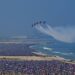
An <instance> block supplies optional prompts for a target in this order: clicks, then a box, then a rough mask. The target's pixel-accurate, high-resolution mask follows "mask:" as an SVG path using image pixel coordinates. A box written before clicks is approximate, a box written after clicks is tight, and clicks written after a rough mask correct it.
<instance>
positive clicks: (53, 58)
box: [0, 56, 75, 64]
mask: <svg viewBox="0 0 75 75" xmlns="http://www.w3.org/2000/svg"><path fill="white" fill-rule="evenodd" d="M0 60H7V61H10V60H12V61H60V62H63V63H69V64H75V61H71V60H67V59H64V58H62V57H59V56H0Z"/></svg>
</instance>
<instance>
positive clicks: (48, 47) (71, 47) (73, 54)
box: [31, 42, 75, 60]
mask: <svg viewBox="0 0 75 75" xmlns="http://www.w3.org/2000/svg"><path fill="white" fill-rule="evenodd" d="M31 47H32V48H33V49H35V50H36V52H37V53H41V54H46V55H49V56H60V57H63V58H65V59H72V60H75V43H61V42H53V43H49V44H37V45H33V46H31Z"/></svg>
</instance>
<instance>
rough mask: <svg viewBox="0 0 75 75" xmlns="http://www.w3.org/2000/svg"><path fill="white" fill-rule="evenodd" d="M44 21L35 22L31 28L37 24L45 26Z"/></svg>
mask: <svg viewBox="0 0 75 75" xmlns="http://www.w3.org/2000/svg"><path fill="white" fill-rule="evenodd" d="M45 23H46V21H39V22H35V23H34V24H32V27H34V26H36V25H38V24H45Z"/></svg>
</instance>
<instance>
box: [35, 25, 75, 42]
mask: <svg viewBox="0 0 75 75" xmlns="http://www.w3.org/2000/svg"><path fill="white" fill-rule="evenodd" d="M35 28H36V29H37V30H39V31H40V32H42V33H44V34H47V35H49V36H52V37H53V38H54V39H56V40H59V41H62V42H67V43H73V42H75V27H74V26H73V27H72V26H67V27H63V26H61V27H51V26H50V25H47V24H46V27H44V26H43V25H40V24H38V25H36V26H35Z"/></svg>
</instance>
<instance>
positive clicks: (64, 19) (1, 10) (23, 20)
mask: <svg viewBox="0 0 75 75" xmlns="http://www.w3.org/2000/svg"><path fill="white" fill-rule="evenodd" d="M38 20H46V21H47V22H48V23H49V24H51V25H53V26H55V25H64V26H65V25H75V0H0V36H15V35H18V36H20V35H30V34H32V33H33V28H32V27H31V24H32V23H33V22H34V21H38Z"/></svg>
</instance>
